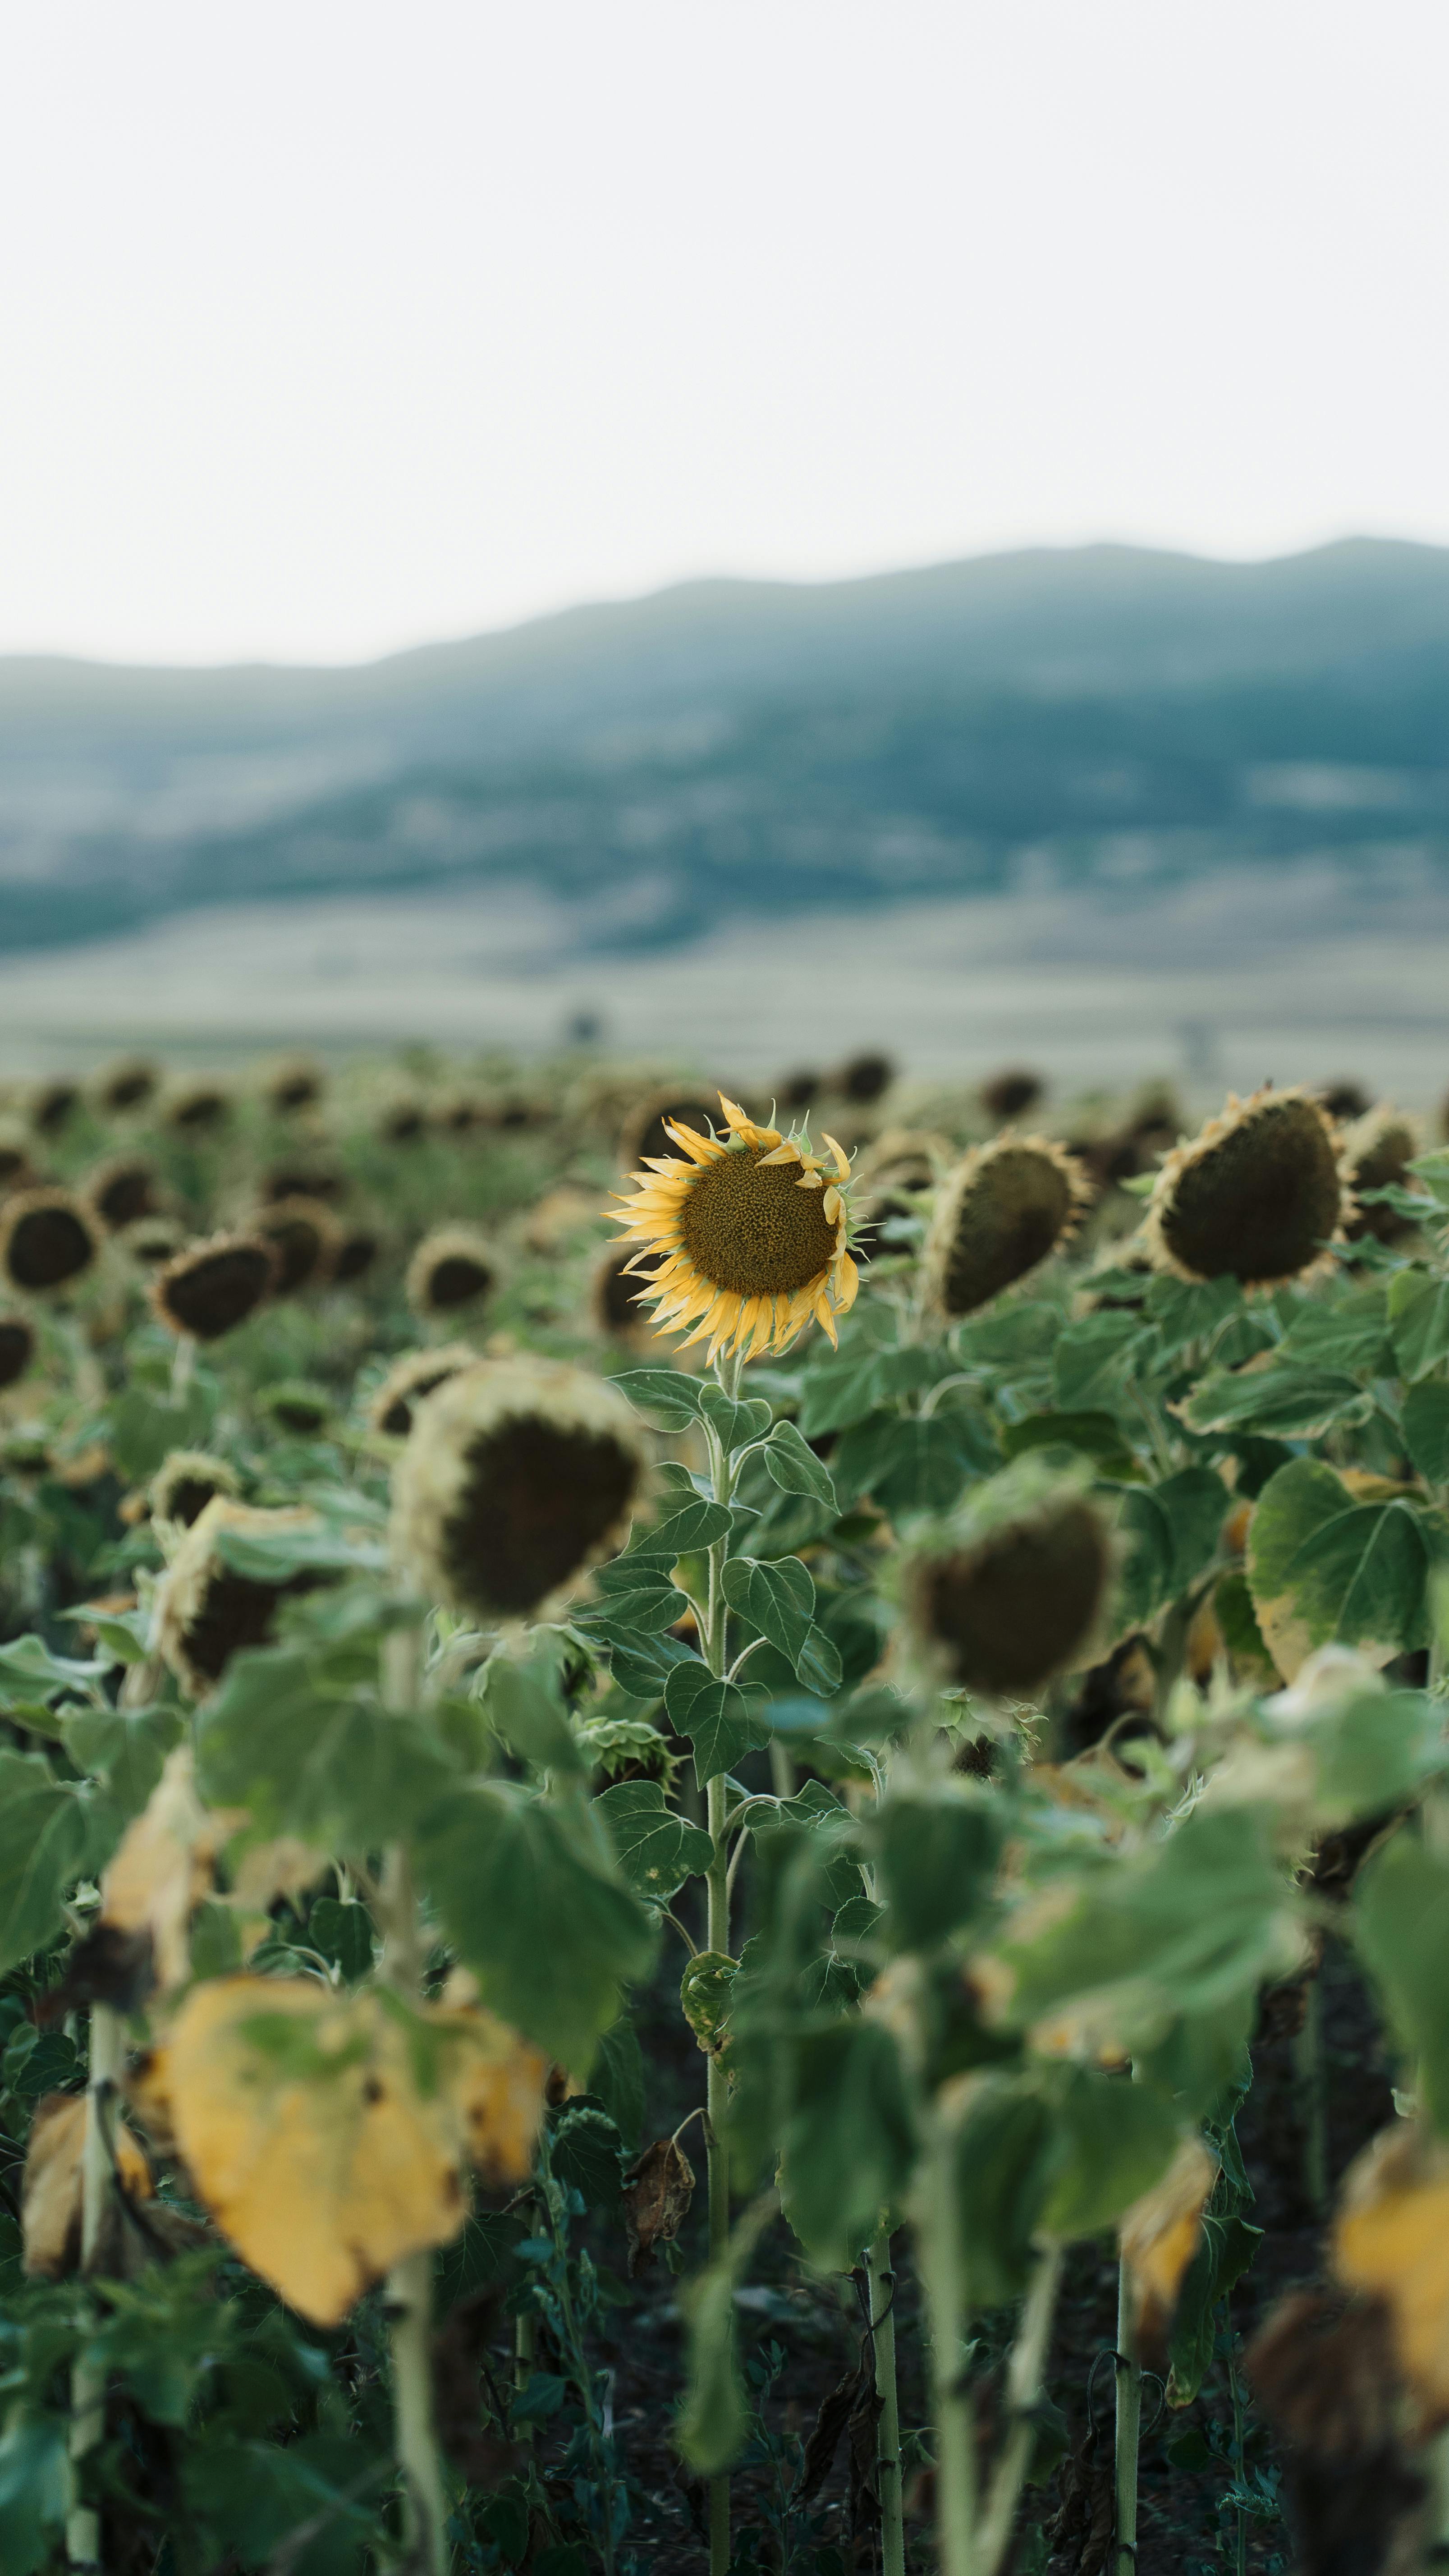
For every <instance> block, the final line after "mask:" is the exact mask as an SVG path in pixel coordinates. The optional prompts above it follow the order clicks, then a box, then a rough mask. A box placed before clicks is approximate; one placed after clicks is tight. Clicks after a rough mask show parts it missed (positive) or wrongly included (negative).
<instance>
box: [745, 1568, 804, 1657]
mask: <svg viewBox="0 0 1449 2576" xmlns="http://www.w3.org/2000/svg"><path fill="white" fill-rule="evenodd" d="M723 1584H724V1596H725V1599H726V1601H727V1602H728V1603H729V1605H730V1608H731V1609H732V1610H736V1611H738V1613H739V1615H740V1617H741V1618H742V1619H747V1620H748V1621H749V1623H750V1626H751V1627H752V1628H756V1629H758V1631H759V1633H760V1635H761V1636H762V1637H768V1639H769V1641H770V1643H771V1645H772V1646H778V1647H779V1649H780V1652H781V1654H782V1655H788V1657H789V1658H790V1661H791V1662H792V1663H794V1662H795V1661H796V1660H797V1658H798V1657H799V1655H800V1653H801V1651H802V1649H803V1647H804V1645H805V1641H806V1639H807V1638H808V1636H809V1634H810V1623H811V1621H812V1619H813V1617H814V1615H815V1586H814V1583H813V1582H812V1580H811V1577H810V1572H809V1569H808V1567H806V1566H803V1565H802V1564H801V1563H800V1560H799V1558H798V1557H795V1556H782V1557H777V1558H776V1559H774V1561H773V1562H772V1563H770V1564H768V1565H761V1564H759V1563H757V1562H756V1560H755V1559H754V1558H753V1557H749V1556H736V1557H731V1559H730V1561H729V1563H728V1564H727V1565H726V1567H725V1569H724V1575H723Z"/></svg>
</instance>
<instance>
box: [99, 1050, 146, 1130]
mask: <svg viewBox="0 0 1449 2576" xmlns="http://www.w3.org/2000/svg"><path fill="white" fill-rule="evenodd" d="M160 1082H161V1076H160V1073H159V1071H158V1070H157V1068H156V1066H155V1065H154V1064H152V1063H151V1062H150V1060H149V1058H148V1057H146V1056H143V1055H123V1056H118V1057H117V1059H116V1061H115V1063H114V1064H108V1065H106V1066H105V1067H104V1068H103V1069H102V1071H101V1072H100V1073H98V1074H97V1075H96V1078H95V1083H94V1086H93V1093H92V1096H93V1098H94V1100H95V1104H96V1107H97V1108H98V1109H99V1110H100V1112H101V1114H102V1116H103V1117H105V1118H124V1117H125V1116H126V1114H127V1112H128V1111H130V1110H135V1109H144V1108H146V1107H147V1105H148V1103H149V1102H151V1101H152V1100H154V1099H155V1097H156V1093H157V1091H158V1089H159V1088H160Z"/></svg>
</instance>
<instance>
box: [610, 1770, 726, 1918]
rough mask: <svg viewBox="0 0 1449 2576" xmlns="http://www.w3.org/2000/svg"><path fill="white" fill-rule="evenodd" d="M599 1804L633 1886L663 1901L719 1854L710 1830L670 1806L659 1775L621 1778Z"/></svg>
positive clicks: (637, 1893)
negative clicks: (645, 1778) (679, 1813)
mask: <svg viewBox="0 0 1449 2576" xmlns="http://www.w3.org/2000/svg"><path fill="white" fill-rule="evenodd" d="M594 1805H595V1807H596V1809H597V1811H598V1813H599V1814H600V1815H601V1816H602V1817H603V1819H604V1822H605V1824H606V1825H607V1826H608V1829H609V1839H610V1841H611V1842H612V1844H613V1846H614V1849H615V1851H616V1852H617V1854H618V1858H619V1867H620V1869H621V1870H622V1871H623V1874H624V1876H625V1878H626V1879H627V1881H628V1883H629V1885H630V1886H631V1887H632V1888H633V1889H634V1891H635V1893H636V1895H639V1896H646V1897H650V1898H652V1900H653V1901H654V1903H655V1904H657V1905H662V1904H663V1903H664V1902H665V1900H666V1899H667V1898H669V1897H671V1896H672V1895H673V1894H674V1891H675V1889H676V1888H678V1887H682V1886H683V1885H684V1882H685V1880H686V1879H687V1878H697V1877H700V1876H702V1874H703V1872H704V1871H705V1870H707V1869H708V1867H709V1865H710V1862H711V1861H712V1860H713V1858H714V1844H713V1843H712V1842H711V1840H710V1838H709V1835H708V1834H707V1833H704V1832H702V1831H701V1829H700V1827H699V1826H698V1825H692V1824H690V1823H689V1821H688V1819H687V1818H686V1817H684V1816H680V1815H676V1814H675V1812H674V1810H673V1808H672V1807H668V1806H666V1805H665V1801H664V1792H663V1790H662V1789H661V1787H660V1785H659V1782H658V1781H657V1780H620V1781H618V1782H617V1783H616V1784H615V1786H614V1787H613V1788H612V1789H605V1790H604V1792H603V1794H602V1796H600V1797H598V1798H596V1799H595V1800H594Z"/></svg>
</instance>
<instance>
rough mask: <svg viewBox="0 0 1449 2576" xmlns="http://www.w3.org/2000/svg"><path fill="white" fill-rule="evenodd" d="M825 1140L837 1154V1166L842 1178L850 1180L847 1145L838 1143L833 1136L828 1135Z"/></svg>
mask: <svg viewBox="0 0 1449 2576" xmlns="http://www.w3.org/2000/svg"><path fill="white" fill-rule="evenodd" d="M824 1141H825V1143H826V1144H827V1145H828V1146H829V1148H830V1150H831V1152H832V1154H833V1155H834V1156H835V1168H836V1170H837V1172H838V1173H839V1174H840V1177H841V1179H842V1180H843V1181H848V1180H849V1178H850V1156H849V1155H848V1154H847V1152H846V1150H845V1147H844V1146H843V1145H837V1143H836V1141H835V1138H834V1137H833V1136H827V1137H826V1138H825V1140H824Z"/></svg>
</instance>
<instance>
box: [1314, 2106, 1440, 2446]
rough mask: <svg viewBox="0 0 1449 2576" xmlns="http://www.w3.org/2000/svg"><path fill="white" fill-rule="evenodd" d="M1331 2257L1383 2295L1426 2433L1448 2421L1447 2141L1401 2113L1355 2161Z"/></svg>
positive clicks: (1352, 2282) (1352, 2279)
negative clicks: (1443, 2142) (1436, 2137)
mask: <svg viewBox="0 0 1449 2576" xmlns="http://www.w3.org/2000/svg"><path fill="white" fill-rule="evenodd" d="M1332 2253H1333V2266H1334V2270H1335V2271H1336V2272H1337V2274H1338V2277H1339V2279H1340V2280H1341V2281H1343V2282H1345V2283H1346V2284H1347V2286H1348V2287H1349V2288H1350V2289H1354V2290H1365V2291H1368V2292H1370V2293H1372V2294H1373V2295H1375V2296H1376V2297H1378V2298H1381V2299H1383V2300H1384V2301H1385V2302H1386V2303H1387V2306H1388V2309H1389V2312H1390V2315H1391V2317H1392V2319H1393V2332H1394V2348H1395V2352H1396V2355H1397V2358H1398V2364H1399V2368H1400V2370H1401V2371H1402V2373H1403V2376H1404V2380H1405V2382H1406V2384H1407V2386H1408V2389H1409V2392H1410V2395H1411V2397H1412V2399H1413V2402H1414V2406H1415V2410H1416V2413H1417V2417H1418V2425H1419V2430H1420V2432H1421V2433H1428V2432H1432V2431H1434V2430H1435V2429H1436V2428H1437V2427H1438V2426H1439V2425H1441V2424H1445V2423H1449V2148H1445V2147H1443V2146H1441V2145H1440V2144H1439V2142H1438V2141H1437V2139H1435V2138H1433V2137H1431V2136H1430V2135H1429V2133H1428V2132H1427V2131H1426V2130H1423V2129H1421V2128H1420V2127H1419V2126H1418V2124H1417V2123H1415V2122H1411V2121H1403V2120H1398V2121H1395V2123H1394V2126H1393V2127H1392V2128H1391V2129H1385V2130H1384V2131H1383V2132H1382V2133H1381V2135H1380V2136H1378V2137H1377V2138H1375V2139H1374V2141H1373V2144H1372V2145H1371V2146H1369V2147H1366V2148H1365V2149H1364V2152H1363V2154H1362V2155H1361V2156H1359V2157H1358V2158H1357V2159H1356V2160H1355V2162H1354V2163H1353V2164H1352V2165H1350V2167H1349V2169H1348V2172H1347V2174H1346V2175H1345V2177H1344V2183H1343V2190H1342V2193H1341V2194H1340V2199H1339V2211H1338V2218H1337V2221H1336V2223H1335V2226H1334V2230H1333V2240H1332Z"/></svg>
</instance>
